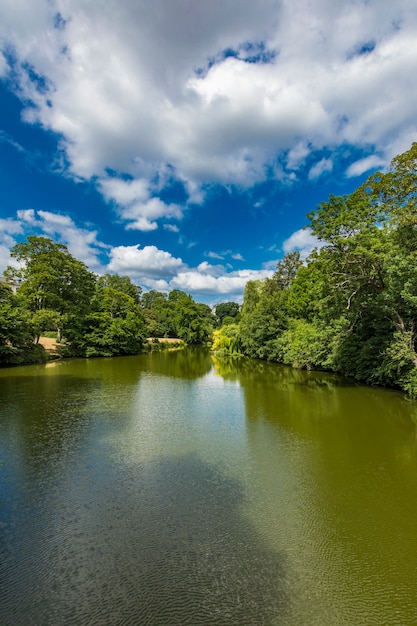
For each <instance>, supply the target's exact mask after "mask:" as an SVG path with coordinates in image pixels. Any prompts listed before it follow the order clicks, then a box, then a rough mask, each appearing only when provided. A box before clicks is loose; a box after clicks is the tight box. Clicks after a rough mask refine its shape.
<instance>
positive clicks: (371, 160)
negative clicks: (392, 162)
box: [346, 154, 384, 178]
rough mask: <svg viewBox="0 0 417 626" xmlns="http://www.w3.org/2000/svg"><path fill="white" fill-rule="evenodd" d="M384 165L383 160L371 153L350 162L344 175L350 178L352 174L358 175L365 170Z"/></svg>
mask: <svg viewBox="0 0 417 626" xmlns="http://www.w3.org/2000/svg"><path fill="white" fill-rule="evenodd" d="M382 165H384V160H383V159H381V158H380V157H378V156H377V155H376V154H372V155H371V156H368V157H366V158H364V159H360V160H359V161H355V163H352V165H350V166H349V167H348V169H347V172H346V175H347V176H348V177H349V178H350V177H353V176H360V175H361V174H364V173H365V172H369V170H372V169H374V168H376V167H381V166H382Z"/></svg>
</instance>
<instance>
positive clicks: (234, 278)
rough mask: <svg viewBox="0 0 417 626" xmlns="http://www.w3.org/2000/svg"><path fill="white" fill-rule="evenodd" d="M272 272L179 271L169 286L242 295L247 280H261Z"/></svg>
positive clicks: (213, 293)
mask: <svg viewBox="0 0 417 626" xmlns="http://www.w3.org/2000/svg"><path fill="white" fill-rule="evenodd" d="M272 274H273V272H272V271H270V270H240V271H236V272H228V273H224V274H222V275H221V276H216V275H213V274H212V273H211V272H209V271H207V270H206V271H202V270H201V269H200V271H198V270H189V271H183V272H179V273H178V274H177V275H176V276H175V277H174V278H173V279H172V280H171V281H170V287H171V288H172V289H182V290H184V291H189V292H192V293H197V294H202V295H212V296H215V295H218V294H222V295H225V294H228V295H230V296H231V295H242V294H243V291H244V289H245V285H246V283H247V282H248V280H261V279H264V278H267V277H270V276H272Z"/></svg>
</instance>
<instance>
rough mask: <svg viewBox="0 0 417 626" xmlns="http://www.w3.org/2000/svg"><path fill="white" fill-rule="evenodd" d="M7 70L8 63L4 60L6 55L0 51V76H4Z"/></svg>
mask: <svg viewBox="0 0 417 626" xmlns="http://www.w3.org/2000/svg"><path fill="white" fill-rule="evenodd" d="M8 71H9V64H8V63H7V61H6V57H5V56H4V54H3V53H2V52H1V51H0V78H3V77H4V76H6V74H7V72H8Z"/></svg>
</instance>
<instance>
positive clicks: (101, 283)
mask: <svg viewBox="0 0 417 626" xmlns="http://www.w3.org/2000/svg"><path fill="white" fill-rule="evenodd" d="M106 287H111V288H112V289H114V290H116V291H120V292H121V293H125V294H126V295H127V296H130V297H131V298H133V300H134V301H135V302H136V304H140V302H141V295H142V287H139V286H138V285H134V284H133V283H132V281H131V280H130V278H129V277H128V276H119V275H118V274H104V275H103V276H100V277H99V278H98V279H97V284H96V291H97V292H100V290H102V289H105V288H106Z"/></svg>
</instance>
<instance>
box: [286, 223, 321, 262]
mask: <svg viewBox="0 0 417 626" xmlns="http://www.w3.org/2000/svg"><path fill="white" fill-rule="evenodd" d="M322 245H323V243H322V242H320V241H319V239H317V237H316V236H315V235H313V234H312V232H311V231H310V229H309V228H301V229H300V230H297V231H295V233H293V234H292V235H291V236H290V237H289V238H288V239H286V240H285V241H284V243H283V244H282V248H283V250H284V252H285V254H288V252H292V251H293V250H298V251H299V253H300V255H301V258H302V259H305V258H307V257H308V255H309V254H310V253H311V252H312V251H313V250H314V248H320V247H321V246H322Z"/></svg>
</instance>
